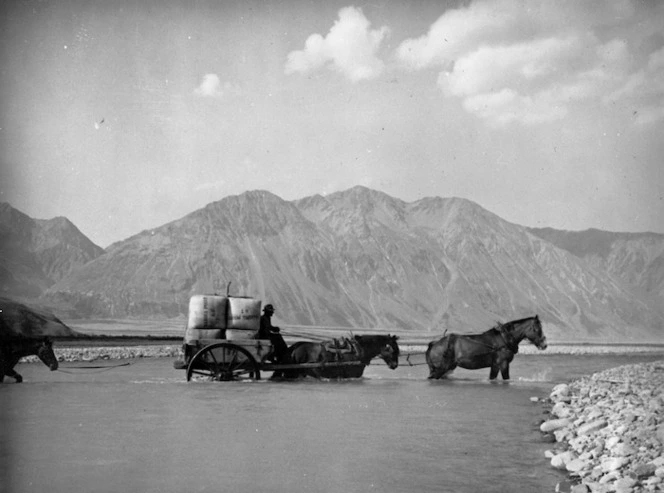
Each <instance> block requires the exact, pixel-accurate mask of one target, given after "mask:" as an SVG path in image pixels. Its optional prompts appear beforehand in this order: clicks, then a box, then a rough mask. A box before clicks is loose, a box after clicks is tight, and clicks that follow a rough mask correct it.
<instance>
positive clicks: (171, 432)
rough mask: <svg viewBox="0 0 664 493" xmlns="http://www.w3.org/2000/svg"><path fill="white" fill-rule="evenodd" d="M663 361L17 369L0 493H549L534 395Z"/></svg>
mask: <svg viewBox="0 0 664 493" xmlns="http://www.w3.org/2000/svg"><path fill="white" fill-rule="evenodd" d="M661 359H664V354H662V353H651V354H626V355H584V356H579V355H576V356H574V355H546V354H538V355H518V356H517V357H516V358H515V360H514V362H513V364H512V367H511V374H512V380H511V382H510V383H503V382H501V381H498V382H489V381H488V370H477V371H468V370H457V371H456V372H455V373H454V374H453V375H452V377H451V378H450V379H448V380H443V381H429V380H427V378H426V377H427V374H428V370H427V368H426V366H424V365H418V366H410V367H409V366H404V365H402V366H400V367H399V368H398V369H397V370H394V371H392V370H389V369H388V368H387V367H386V366H385V365H384V364H383V363H382V362H375V363H374V364H372V365H370V366H369V367H367V369H366V371H365V377H364V378H363V379H360V380H353V381H340V382H336V381H314V380H307V381H301V382H271V381H268V380H267V379H263V380H261V381H254V382H244V383H235V382H230V383H200V382H197V383H193V382H192V383H187V382H186V381H185V373H184V371H181V370H174V369H173V367H172V363H173V360H172V359H169V358H158V359H135V360H129V361H128V362H129V363H130V364H129V365H128V366H118V367H115V368H106V369H95V368H87V369H74V368H71V366H80V364H78V363H63V364H62V365H61V368H62V369H63V370H65V371H67V373H65V372H63V371H56V372H49V371H48V369H47V368H46V367H45V366H43V365H42V364H41V363H38V364H37V363H36V364H32V363H29V364H21V365H19V366H18V368H17V369H18V371H19V372H20V373H21V374H22V375H23V376H24V379H25V381H24V383H23V384H21V385H14V384H9V383H5V384H0V420H1V423H2V427H0V491H3V492H11V493H15V492H16V493H18V492H33V491H34V492H42V491H49V492H56V493H57V492H100V493H101V492H226V491H228V492H231V491H232V492H237V491H247V492H289V493H299V492H302V493H304V492H307V493H312V492H314V493H315V492H326V493H327V492H331V491H341V492H344V493H349V492H372V491H377V492H378V491H380V492H389V493H399V492H434V491H435V492H473V493H474V492H479V491H483V492H528V493H532V492H540V491H541V492H551V491H553V489H554V487H555V484H556V483H557V482H558V481H560V480H561V479H563V478H564V476H563V474H562V473H560V472H558V471H555V470H553V469H552V468H551V467H550V466H549V463H548V460H547V459H545V457H544V451H545V450H546V449H547V448H549V447H550V446H551V445H550V444H546V443H543V442H542V440H541V436H540V433H539V431H538V428H537V425H538V423H539V421H540V420H541V419H542V418H543V417H544V415H543V414H542V410H543V408H542V405H541V404H539V403H534V402H532V401H531V399H530V398H531V397H533V396H536V397H546V396H547V395H548V393H549V391H550V390H551V388H552V387H553V385H555V384H557V383H560V382H566V381H569V380H572V379H574V378H577V377H580V376H582V375H585V374H589V373H593V372H596V371H600V370H604V369H606V368H611V367H615V366H620V365H623V364H631V363H640V362H647V361H656V360H661ZM98 364H99V363H98V362H96V363H90V364H89V365H88V366H97V365H98ZM103 364H107V365H117V364H118V362H113V361H105V362H103ZM83 366H86V365H83ZM68 367H69V368H68ZM265 376H269V374H268V375H265ZM6 382H7V381H6Z"/></svg>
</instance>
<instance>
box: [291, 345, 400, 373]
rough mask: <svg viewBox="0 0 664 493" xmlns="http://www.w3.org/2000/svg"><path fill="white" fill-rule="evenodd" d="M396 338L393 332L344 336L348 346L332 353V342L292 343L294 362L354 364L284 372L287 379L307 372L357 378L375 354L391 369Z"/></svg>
mask: <svg viewBox="0 0 664 493" xmlns="http://www.w3.org/2000/svg"><path fill="white" fill-rule="evenodd" d="M398 339H399V338H398V337H397V336H393V335H390V334H388V335H357V336H353V337H352V338H351V339H346V340H345V341H347V342H348V343H349V345H350V348H349V350H348V351H345V352H344V351H339V352H334V350H333V349H331V348H330V344H332V343H334V344H336V343H337V340H334V341H325V342H305V341H300V342H296V343H295V344H293V345H292V346H291V347H290V348H289V349H288V350H289V359H290V361H291V362H292V363H294V364H302V363H332V362H339V361H341V362H353V361H357V362H358V363H359V364H357V365H349V366H337V367H322V368H315V369H313V368H312V369H306V370H291V371H289V372H288V373H287V376H288V377H289V378H293V377H295V376H299V377H302V376H306V375H310V376H312V377H315V378H360V377H361V376H362V374H363V373H364V368H365V367H366V366H367V365H369V364H370V363H371V360H372V359H373V358H375V357H380V358H381V359H382V360H383V361H384V362H385V364H386V365H387V366H388V367H389V368H390V369H392V370H394V369H396V368H397V367H398V366H399V345H398V343H397V340H398Z"/></svg>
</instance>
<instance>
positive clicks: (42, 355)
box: [0, 337, 58, 383]
mask: <svg viewBox="0 0 664 493" xmlns="http://www.w3.org/2000/svg"><path fill="white" fill-rule="evenodd" d="M33 355H36V356H37V357H38V358H39V359H40V360H41V362H42V363H44V364H45V365H46V366H48V367H49V368H50V369H51V371H55V370H57V369H58V359H57V358H56V356H55V353H54V352H53V341H52V340H51V339H50V338H49V337H43V338H41V339H33V338H11V339H8V338H3V339H0V382H3V381H4V379H5V376H7V377H11V378H13V379H14V380H16V383H21V382H22V381H23V377H22V376H21V375H20V374H19V373H18V372H17V371H16V370H14V367H15V366H16V364H17V363H18V362H19V360H20V359H21V358H23V357H25V356H33Z"/></svg>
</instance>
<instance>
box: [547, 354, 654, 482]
mask: <svg viewBox="0 0 664 493" xmlns="http://www.w3.org/2000/svg"><path fill="white" fill-rule="evenodd" d="M549 404H550V406H551V407H550V416H549V419H548V420H546V421H544V422H543V423H542V424H541V426H540V430H541V431H542V432H543V433H545V434H547V436H548V437H550V438H551V441H552V442H555V445H553V446H552V449H551V450H547V452H546V456H547V457H548V458H550V459H551V465H552V467H555V468H557V469H561V470H565V471H567V472H568V474H569V478H570V480H569V481H566V482H562V483H559V484H558V485H557V487H556V491H559V492H564V491H570V492H572V493H581V492H600V493H608V492H618V493H627V492H651V491H652V492H658V491H664V457H663V454H664V360H663V361H659V362H655V363H646V364H638V365H628V366H622V367H618V368H613V369H610V370H606V371H603V372H600V373H596V374H594V375H592V376H588V377H584V378H582V379H580V380H577V381H575V382H572V383H570V384H560V385H557V386H555V387H554V388H553V390H552V392H551V394H550V401H549Z"/></svg>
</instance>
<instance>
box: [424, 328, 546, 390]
mask: <svg viewBox="0 0 664 493" xmlns="http://www.w3.org/2000/svg"><path fill="white" fill-rule="evenodd" d="M523 339H528V340H529V341H530V342H532V343H533V344H535V346H537V348H538V349H546V346H547V343H546V337H545V336H544V333H543V332H542V323H541V322H540V319H539V316H537V315H535V316H534V317H529V318H523V319H520V320H514V321H512V322H507V323H506V324H498V325H496V326H495V327H493V328H491V329H489V330H487V331H486V332H483V333H482V334H472V335H461V334H448V335H446V336H444V337H442V338H441V339H439V340H438V341H434V342H431V343H430V344H429V347H428V349H427V352H426V359H427V364H428V365H429V378H441V377H443V376H445V375H446V374H447V373H449V372H451V371H452V370H454V369H455V368H456V367H457V366H460V367H461V368H466V369H467V370H477V369H479V368H491V370H490V372H489V379H491V380H495V378H496V377H497V376H498V372H499V371H500V374H501V375H502V377H503V380H509V378H510V363H511V361H512V360H513V359H514V355H515V354H516V353H518V352H519V343H520V342H521V341H522V340H523Z"/></svg>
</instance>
